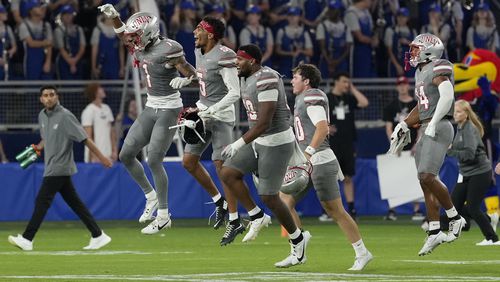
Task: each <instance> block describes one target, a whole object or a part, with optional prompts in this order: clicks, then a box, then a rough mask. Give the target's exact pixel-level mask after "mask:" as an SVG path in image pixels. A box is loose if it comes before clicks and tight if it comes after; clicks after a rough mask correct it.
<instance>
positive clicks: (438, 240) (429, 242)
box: [418, 231, 446, 256]
mask: <svg viewBox="0 0 500 282" xmlns="http://www.w3.org/2000/svg"><path fill="white" fill-rule="evenodd" d="M443 242H446V234H444V233H443V232H441V231H439V233H438V234H435V235H428V236H427V238H426V239H425V243H424V246H423V247H422V249H420V252H418V255H419V256H425V255H428V254H430V253H431V252H432V250H434V249H435V248H436V247H437V246H439V245H441V244H442V243H443Z"/></svg>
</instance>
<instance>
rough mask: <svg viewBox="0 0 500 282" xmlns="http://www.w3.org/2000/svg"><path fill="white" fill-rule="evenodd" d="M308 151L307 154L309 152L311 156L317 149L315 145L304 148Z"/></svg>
mask: <svg viewBox="0 0 500 282" xmlns="http://www.w3.org/2000/svg"><path fill="white" fill-rule="evenodd" d="M304 151H305V152H306V154H308V155H309V156H312V155H314V154H316V149H314V148H313V147H311V146H307V148H306V149H305V150H304Z"/></svg>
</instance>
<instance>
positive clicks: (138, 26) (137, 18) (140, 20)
mask: <svg viewBox="0 0 500 282" xmlns="http://www.w3.org/2000/svg"><path fill="white" fill-rule="evenodd" d="M125 34H126V35H133V36H134V39H133V41H132V42H130V44H132V46H130V47H131V48H129V49H131V52H133V51H140V50H144V48H145V47H146V46H148V45H149V44H150V43H151V42H153V41H154V40H155V39H156V38H158V36H159V35H160V26H159V22H158V18H157V17H156V16H154V15H152V14H150V13H146V12H139V13H135V14H133V15H132V16H131V17H130V18H129V19H128V20H127V23H126V24H125Z"/></svg>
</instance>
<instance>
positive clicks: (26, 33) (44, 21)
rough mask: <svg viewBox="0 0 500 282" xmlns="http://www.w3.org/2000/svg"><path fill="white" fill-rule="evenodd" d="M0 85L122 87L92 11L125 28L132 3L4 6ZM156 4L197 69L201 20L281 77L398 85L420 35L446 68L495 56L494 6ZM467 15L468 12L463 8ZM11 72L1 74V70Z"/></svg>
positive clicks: (175, 0)
mask: <svg viewBox="0 0 500 282" xmlns="http://www.w3.org/2000/svg"><path fill="white" fill-rule="evenodd" d="M1 2H2V4H3V5H1V6H0V35H1V41H0V51H1V54H2V57H1V58H0V79H2V80H3V79H6V78H7V79H16V80H19V79H28V80H39V79H120V78H123V76H124V73H125V71H124V69H125V66H126V55H127V52H126V50H125V48H124V47H123V46H122V44H121V42H120V40H119V39H118V38H117V37H116V35H115V33H114V31H113V25H112V22H111V20H106V19H105V18H104V17H102V16H101V15H99V13H98V11H97V7H98V6H99V5H103V4H106V3H110V4H113V5H114V6H115V7H116V9H117V10H118V11H119V12H120V15H121V18H122V20H123V21H125V20H126V19H127V18H128V17H129V16H130V15H131V14H133V13H134V12H136V11H138V4H137V1H134V0H86V1H77V0H45V1H44V0H10V1H8V0H2V1H1ZM472 2H473V4H474V5H473V7H472V8H471V7H469V6H466V5H463V3H462V1H458V0H447V1H444V0H437V2H436V1H435V0H420V1H413V0H404V1H403V0H401V1H399V0H291V1H288V0H198V1H193V0H157V1H156V3H157V5H158V8H159V11H160V17H161V19H162V25H161V28H162V33H163V34H164V35H166V36H168V37H170V38H172V39H175V40H177V41H178V42H179V43H181V44H182V45H183V47H184V51H185V53H186V58H187V60H188V61H189V62H190V63H191V64H194V38H193V34H192V31H193V29H194V28H195V27H196V25H197V23H198V21H199V20H200V19H201V18H202V17H203V16H206V15H212V16H215V17H218V18H222V19H224V21H225V22H226V23H227V29H226V34H225V37H224V39H223V43H224V44H225V45H227V46H228V47H229V48H233V49H235V48H237V46H239V45H241V44H248V43H255V44H257V45H258V46H259V47H260V48H261V49H262V50H263V54H264V56H263V63H264V65H267V66H272V67H274V68H275V69H276V70H278V71H280V73H282V74H283V75H286V76H287V77H289V78H290V77H291V73H290V70H291V69H292V68H293V67H294V66H296V65H298V64H299V63H301V62H308V63H313V64H316V65H318V66H320V67H321V71H322V75H323V77H324V78H331V76H332V74H333V73H334V72H336V71H348V72H350V74H351V76H352V77H353V78H370V77H396V76H401V75H405V76H407V77H411V76H413V73H412V72H411V71H410V72H405V71H404V70H403V69H404V63H403V59H404V53H405V52H406V51H407V50H408V44H409V43H410V42H411V40H412V39H413V38H414V37H415V36H416V35H417V34H418V33H422V32H429V33H433V34H435V35H438V36H439V37H440V38H441V40H442V41H443V42H444V44H445V45H446V52H445V53H446V54H445V56H446V57H447V58H448V59H449V60H450V61H452V62H457V61H459V60H461V59H462V57H463V56H464V54H465V53H466V52H467V51H468V50H470V49H475V48H484V49H488V50H491V51H493V52H499V50H500V45H499V38H498V30H497V27H496V20H495V17H494V13H493V11H492V10H493V9H497V11H498V7H496V6H494V5H497V2H496V1H492V2H491V3H490V2H489V1H488V0H474V1H472ZM468 8H469V9H468ZM7 66H8V67H7Z"/></svg>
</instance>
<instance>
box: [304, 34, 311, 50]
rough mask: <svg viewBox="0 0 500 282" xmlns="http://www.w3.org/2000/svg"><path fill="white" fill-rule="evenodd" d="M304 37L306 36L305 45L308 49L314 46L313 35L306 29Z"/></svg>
mask: <svg viewBox="0 0 500 282" xmlns="http://www.w3.org/2000/svg"><path fill="white" fill-rule="evenodd" d="M304 38H305V44H304V45H305V47H306V49H310V48H312V47H313V44H312V40H311V35H310V34H309V32H308V31H307V30H304Z"/></svg>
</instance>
